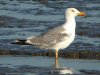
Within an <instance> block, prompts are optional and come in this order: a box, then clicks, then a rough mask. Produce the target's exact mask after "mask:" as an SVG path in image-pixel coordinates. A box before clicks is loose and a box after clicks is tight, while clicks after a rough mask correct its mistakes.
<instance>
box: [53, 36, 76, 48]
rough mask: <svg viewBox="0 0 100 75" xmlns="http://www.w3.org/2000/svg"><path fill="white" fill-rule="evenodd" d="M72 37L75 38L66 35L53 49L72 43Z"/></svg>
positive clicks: (65, 46)
mask: <svg viewBox="0 0 100 75" xmlns="http://www.w3.org/2000/svg"><path fill="white" fill-rule="evenodd" d="M74 38H75V36H70V37H67V38H66V39H65V40H64V41H62V42H59V43H57V44H56V45H55V47H54V48H55V49H64V48H67V47H68V46H69V45H70V44H71V43H72V41H73V40H74Z"/></svg>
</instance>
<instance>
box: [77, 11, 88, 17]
mask: <svg viewBox="0 0 100 75" xmlns="http://www.w3.org/2000/svg"><path fill="white" fill-rule="evenodd" d="M77 16H86V13H85V12H80V13H78V14H77Z"/></svg>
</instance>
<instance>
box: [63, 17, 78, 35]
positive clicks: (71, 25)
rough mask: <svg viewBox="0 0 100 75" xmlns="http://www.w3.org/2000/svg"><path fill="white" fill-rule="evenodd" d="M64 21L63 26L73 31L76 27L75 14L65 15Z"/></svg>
mask: <svg viewBox="0 0 100 75" xmlns="http://www.w3.org/2000/svg"><path fill="white" fill-rule="evenodd" d="M65 18H66V21H65V24H64V25H63V27H64V28H65V29H66V30H67V31H69V32H73V33H75V28H76V22H75V16H73V15H66V17H65Z"/></svg>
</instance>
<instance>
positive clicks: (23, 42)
mask: <svg viewBox="0 0 100 75" xmlns="http://www.w3.org/2000/svg"><path fill="white" fill-rule="evenodd" d="M11 44H17V45H31V44H29V43H26V40H19V39H16V40H15V41H14V42H12V43H11Z"/></svg>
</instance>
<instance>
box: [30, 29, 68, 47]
mask: <svg viewBox="0 0 100 75" xmlns="http://www.w3.org/2000/svg"><path fill="white" fill-rule="evenodd" d="M64 30H65V29H63V28H62V27H57V28H54V29H51V30H49V31H48V32H45V33H42V34H40V35H39V36H36V37H34V38H31V39H29V41H30V42H31V43H32V44H33V45H40V46H42V45H44V46H52V45H55V44H57V43H59V42H62V41H64V39H65V38H67V37H69V34H67V33H62V32H63V31H64Z"/></svg>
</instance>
